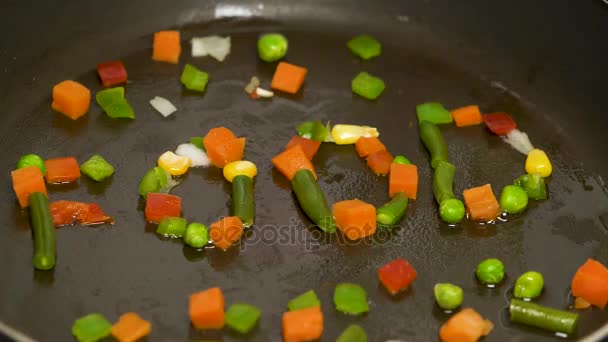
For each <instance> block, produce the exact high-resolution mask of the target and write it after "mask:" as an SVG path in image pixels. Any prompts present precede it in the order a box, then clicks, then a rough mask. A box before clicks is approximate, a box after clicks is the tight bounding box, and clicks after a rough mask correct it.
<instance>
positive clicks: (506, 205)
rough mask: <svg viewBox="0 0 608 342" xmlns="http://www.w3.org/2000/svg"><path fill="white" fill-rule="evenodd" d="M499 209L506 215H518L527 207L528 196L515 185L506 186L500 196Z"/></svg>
mask: <svg viewBox="0 0 608 342" xmlns="http://www.w3.org/2000/svg"><path fill="white" fill-rule="evenodd" d="M500 207H501V208H502V210H504V211H505V212H506V213H507V214H518V213H521V212H522V211H524V210H526V208H527V207H528V194H527V193H526V191H525V190H524V189H522V188H520V187H519V186H517V185H507V186H505V187H504V188H502V193H501V194H500Z"/></svg>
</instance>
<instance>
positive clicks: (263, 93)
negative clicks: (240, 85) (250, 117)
mask: <svg viewBox="0 0 608 342" xmlns="http://www.w3.org/2000/svg"><path fill="white" fill-rule="evenodd" d="M255 94H256V95H257V96H259V97H263V98H271V97H273V96H274V93H273V92H272V91H270V90H266V89H262V88H260V87H257V88H255Z"/></svg>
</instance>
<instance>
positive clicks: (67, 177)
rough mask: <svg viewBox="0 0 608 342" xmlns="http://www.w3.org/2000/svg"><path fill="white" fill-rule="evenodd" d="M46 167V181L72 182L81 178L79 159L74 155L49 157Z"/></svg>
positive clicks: (51, 182) (45, 163) (50, 182)
mask: <svg viewBox="0 0 608 342" xmlns="http://www.w3.org/2000/svg"><path fill="white" fill-rule="evenodd" d="M44 166H45V167H46V175H45V176H44V178H46V182H47V183H49V184H53V183H70V182H73V181H75V180H78V178H80V168H79V167H78V161H77V160H76V158H74V157H65V158H55V159H48V160H46V161H45V162H44Z"/></svg>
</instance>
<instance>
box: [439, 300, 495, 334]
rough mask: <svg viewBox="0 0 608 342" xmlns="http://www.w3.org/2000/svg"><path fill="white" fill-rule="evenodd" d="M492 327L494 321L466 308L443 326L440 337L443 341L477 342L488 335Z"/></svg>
mask: <svg viewBox="0 0 608 342" xmlns="http://www.w3.org/2000/svg"><path fill="white" fill-rule="evenodd" d="M492 329H494V324H492V322H490V321H488V320H487V319H484V318H483V317H481V315H480V314H478V313H477V312H476V311H475V310H473V309H471V308H465V309H462V310H460V311H459V312H458V313H456V314H455V315H454V316H452V317H451V318H450V319H449V320H448V321H447V322H445V323H444V324H443V325H442V326H441V328H440V329H439V339H440V340H441V342H476V341H478V340H479V339H480V338H481V337H482V336H487V335H488V334H489V333H490V332H491V331H492Z"/></svg>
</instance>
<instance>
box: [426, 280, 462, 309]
mask: <svg viewBox="0 0 608 342" xmlns="http://www.w3.org/2000/svg"><path fill="white" fill-rule="evenodd" d="M433 293H434V294H435V300H436V301H437V305H439V307H440V308H442V309H445V310H453V309H456V308H457V307H459V306H460V305H461V304H462V300H463V298H464V292H463V291H462V288H460V287H459V286H456V285H454V284H450V283H439V284H435V287H434V288H433Z"/></svg>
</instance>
